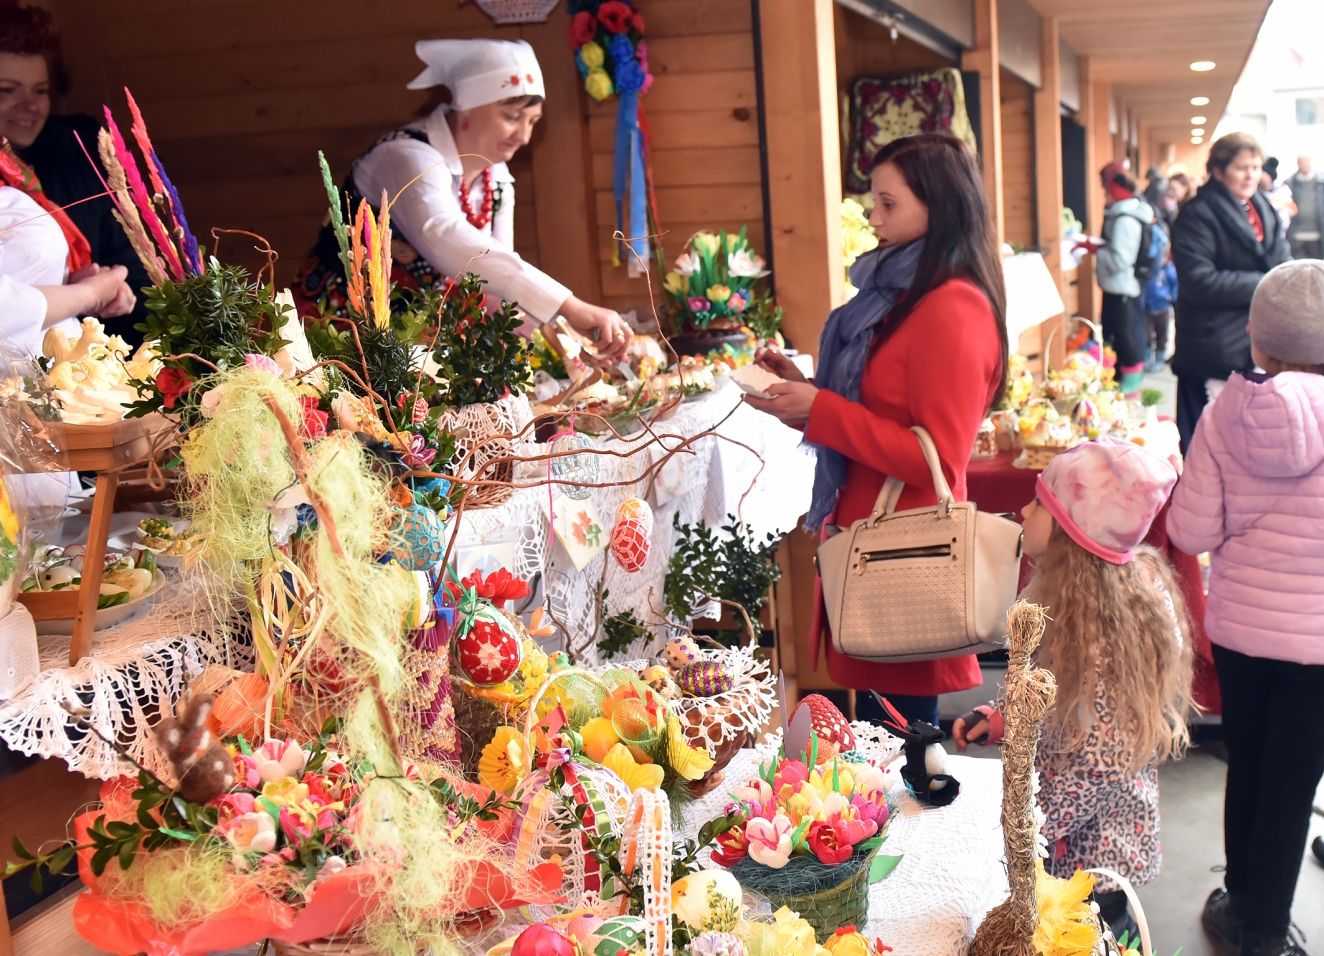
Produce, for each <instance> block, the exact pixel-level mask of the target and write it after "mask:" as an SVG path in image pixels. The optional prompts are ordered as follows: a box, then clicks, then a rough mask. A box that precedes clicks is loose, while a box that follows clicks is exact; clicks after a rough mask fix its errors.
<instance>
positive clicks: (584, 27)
mask: <svg viewBox="0 0 1324 956" xmlns="http://www.w3.org/2000/svg"><path fill="white" fill-rule="evenodd" d="M597 35H598V21H597V20H595V19H594V18H593V14H591V13H589V12H588V11H587V10H581V11H580V12H579V13H576V14H575V15H574V16H573V17H571V18H570V45H571V46H572V47H574V48H575V49H576V50H577V49H579V48H580V47H581V46H583V45H584V44H585V43H588V42H589V41H590V40H592V39H593V38H594V37H596V36H597Z"/></svg>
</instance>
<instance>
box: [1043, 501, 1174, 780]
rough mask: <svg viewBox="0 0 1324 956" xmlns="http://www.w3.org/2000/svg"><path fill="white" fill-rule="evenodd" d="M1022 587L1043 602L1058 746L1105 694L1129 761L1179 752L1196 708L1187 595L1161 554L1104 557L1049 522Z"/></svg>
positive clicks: (1134, 766)
mask: <svg viewBox="0 0 1324 956" xmlns="http://www.w3.org/2000/svg"><path fill="white" fill-rule="evenodd" d="M1156 584H1161V585H1162V586H1163V588H1164V589H1165V590H1166V591H1167V593H1168V596H1169V597H1170V598H1171V599H1172V607H1171V609H1169V606H1168V602H1167V601H1165V600H1164V599H1163V595H1162V592H1161V591H1160V590H1159V588H1158V587H1157V586H1156ZM1026 597H1027V598H1028V599H1029V600H1032V601H1034V602H1035V603H1037V604H1042V605H1044V606H1046V607H1047V608H1048V615H1049V618H1050V621H1049V624H1048V630H1047V632H1046V633H1045V634H1044V639H1043V642H1042V643H1041V644H1040V645H1039V651H1038V654H1037V661H1038V663H1039V664H1040V665H1041V666H1043V667H1046V668H1048V669H1049V670H1051V671H1052V672H1053V674H1054V676H1055V677H1056V678H1057V702H1056V704H1055V705H1054V709H1053V713H1052V715H1051V716H1050V718H1049V719H1050V721H1051V722H1052V724H1053V730H1054V733H1053V735H1052V736H1053V738H1054V739H1055V740H1056V741H1057V744H1058V746H1060V747H1061V748H1062V749H1063V750H1072V749H1076V748H1078V747H1079V746H1080V745H1081V744H1082V743H1083V742H1084V740H1085V737H1086V735H1087V734H1088V733H1089V732H1090V730H1091V728H1092V727H1093V725H1094V722H1095V720H1096V719H1097V715H1098V713H1099V712H1100V707H1099V702H1100V700H1101V699H1104V698H1106V699H1107V701H1108V703H1109V704H1110V705H1111V706H1110V710H1111V714H1110V716H1111V721H1112V723H1113V725H1114V727H1115V729H1116V730H1115V739H1117V740H1123V741H1126V743H1127V744H1128V746H1129V747H1130V753H1131V760H1130V767H1129V769H1130V770H1131V771H1134V772H1138V771H1139V770H1140V769H1142V768H1143V767H1144V766H1146V765H1147V764H1149V763H1151V762H1154V761H1158V762H1160V763H1161V762H1163V761H1165V760H1168V759H1172V758H1177V757H1180V756H1181V755H1182V753H1183V752H1184V751H1185V750H1186V747H1187V745H1188V744H1189V743H1190V730H1189V728H1188V727H1187V718H1188V716H1189V715H1191V714H1192V713H1193V712H1194V710H1195V704H1194V701H1193V700H1192V697H1191V677H1192V669H1193V666H1194V656H1193V653H1192V640H1191V619H1190V615H1189V614H1188V612H1187V610H1186V601H1185V599H1184V598H1183V597H1182V592H1181V587H1180V585H1179V584H1178V582H1177V580H1176V576H1175V575H1174V574H1173V571H1172V568H1171V566H1169V564H1168V562H1167V561H1166V560H1165V559H1164V557H1163V556H1162V555H1161V554H1159V552H1158V551H1156V550H1154V549H1153V548H1151V547H1147V546H1142V547H1140V548H1137V549H1136V556H1135V558H1133V559H1132V560H1131V561H1130V562H1129V563H1127V564H1121V565H1118V564H1110V563H1109V562H1107V561H1104V560H1103V559H1102V558H1100V557H1097V556H1096V555H1093V554H1090V553H1089V552H1088V551H1086V550H1085V549H1084V548H1082V547H1080V546H1079V545H1077V544H1076V543H1075V542H1074V541H1072V540H1071V538H1070V537H1069V536H1068V535H1067V533H1066V532H1065V531H1063V530H1062V528H1061V527H1059V526H1058V525H1057V524H1056V523H1054V525H1053V531H1052V534H1051V535H1050V536H1049V542H1048V548H1047V550H1046V551H1045V553H1044V554H1043V555H1042V556H1041V557H1039V558H1038V559H1037V560H1036V562H1035V573H1034V578H1033V580H1031V582H1030V584H1029V586H1028V587H1027V588H1026ZM1174 615H1175V617H1174ZM1177 629H1180V631H1181V641H1180V644H1179V643H1178V640H1177V635H1176V633H1175V631H1176V630H1177Z"/></svg>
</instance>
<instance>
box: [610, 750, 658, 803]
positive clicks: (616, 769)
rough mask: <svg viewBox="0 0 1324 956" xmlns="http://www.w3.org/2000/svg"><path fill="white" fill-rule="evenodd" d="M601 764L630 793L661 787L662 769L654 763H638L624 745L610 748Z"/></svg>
mask: <svg viewBox="0 0 1324 956" xmlns="http://www.w3.org/2000/svg"><path fill="white" fill-rule="evenodd" d="M601 763H602V766H603V767H605V768H606V769H608V770H610V771H611V772H612V773H614V774H616V776H618V777H620V778H621V780H622V781H623V782H624V783H625V785H626V786H627V787H629V788H630V792H631V793H633V792H634V791H636V790H657V789H659V788H660V787H661V786H662V777H663V776H664V775H665V774H664V771H663V770H662V768H661V767H659V766H658V765H657V764H655V763H646V764H641V763H639V762H638V761H637V760H635V758H634V755H633V754H632V753H630V748H629V747H627V746H625V744H617V745H616V746H614V747H612V748H611V750H609V751H607V754H606V756H605V757H603V758H602V761H601Z"/></svg>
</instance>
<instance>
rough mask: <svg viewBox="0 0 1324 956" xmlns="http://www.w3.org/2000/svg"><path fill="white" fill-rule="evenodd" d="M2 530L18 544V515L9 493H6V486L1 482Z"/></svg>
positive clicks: (0, 521)
mask: <svg viewBox="0 0 1324 956" xmlns="http://www.w3.org/2000/svg"><path fill="white" fill-rule="evenodd" d="M0 532H4V536H5V538H6V539H7V540H8V541H10V542H11V543H13V544H18V515H16V514H15V513H14V509H13V508H12V507H11V506H10V504H9V495H8V494H6V493H5V486H4V484H3V483H0Z"/></svg>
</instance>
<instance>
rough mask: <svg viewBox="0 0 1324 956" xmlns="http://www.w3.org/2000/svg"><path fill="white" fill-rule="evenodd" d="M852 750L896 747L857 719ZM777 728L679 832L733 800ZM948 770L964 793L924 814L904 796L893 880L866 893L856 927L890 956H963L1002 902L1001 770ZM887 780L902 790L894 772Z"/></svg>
mask: <svg viewBox="0 0 1324 956" xmlns="http://www.w3.org/2000/svg"><path fill="white" fill-rule="evenodd" d="M852 729H853V730H854V731H855V735H856V742H857V743H856V749H857V750H859V751H860V752H862V753H864V754H865V755H866V756H868V757H869V758H870V759H872V760H875V761H879V762H881V761H885V760H886V759H887V758H888V757H890V756H891V755H892V754H894V753H896V752H897V751H899V750H900V749H901V741H900V740H898V739H897V738H896V737H893V736H892V735H891V734H889V733H887V732H886V731H885V730H883V729H882V728H880V727H877V726H875V725H872V724H865V723H858V722H857V723H854V724H852ZM780 746H781V732H780V731H776V732H774V733H772V734H769V735H768V736H767V737H766V738H764V740H762V741H761V742H760V743H759V744H758V745H757V746H756V747H754V748H752V749H748V750H742V751H741V752H740V753H739V754H738V755H737V756H736V758H735V759H734V760H732V761H731V763H730V765H729V766H728V767H727V769H726V784H727V785H726V786H725V787H723V788H722V789H721V790H719V791H718V792H716V793H710V794H707V795H705V796H703V797H701V798H699V799H698V800H695V801H693V802H691V803H688V804H686V805H685V806H684V807H683V808H682V813H683V819H684V826H683V830H684V833H685V835H687V836H693V835H694V834H696V833H697V832H698V831H699V828H700V827H702V826H703V825H704V824H705V823H706V822H708V821H709V820H712V819H714V818H715V817H718V816H720V815H721V814H722V813H723V812H724V811H725V809H726V806H727V804H729V803H730V802H731V798H730V796H728V793H729V791H730V790H731V789H732V788H733V787H737V786H739V785H741V784H742V783H744V782H745V781H746V780H747V779H750V778H752V777H755V776H757V775H758V767H759V764H760V763H761V762H765V761H767V760H768V759H770V758H771V757H772V756H773V755H775V754H776V752H777V750H778V748H779V747H780ZM947 760H948V772H950V773H951V774H952V775H953V776H954V777H956V779H958V780H959V781H961V795H960V796H959V797H957V798H956V801H955V802H954V803H952V804H951V805H950V806H947V807H940V808H926V807H923V806H921V805H920V804H919V803H917V802H916V801H915V800H913V799H910V798H909V797H908V796H906V795H904V794H903V793H902V792H899V791H894V792H895V793H896V804H897V807H896V811H895V813H894V814H893V816H892V821H891V823H890V824H889V826H888V831H887V842H885V843H884V844H883V848H882V850H881V851H880V852H882V853H886V854H901V855H902V857H903V858H902V860H901V863H900V864H898V866H897V868H896V869H895V870H894V871H893V872H892V874H891V875H890V876H889V877H888V878H887V879H885V880H883V881H882V882H881V883H877V884H875V885H874V886H873V887H872V888H871V889H870V891H869V922H868V924H867V926H865V927H861V931H862V932H863V933H864V934H865V935H866V936H868V937H869V938H871V939H872V938H873V937H875V936H877V937H881V939H882V940H883V942H884V943H886V944H887V945H888V946H891V947H892V949H893V953H894V954H895V956H964V954H965V952H966V949H967V947H968V946H969V943H970V940H971V939H972V938H973V937H974V934H975V929H976V927H978V926H979V924H980V922H981V921H982V920H983V918H984V914H985V913H987V912H988V911H989V910H990V909H992V908H993V907H994V906H996V905H997V904H998V903H1000V902H1002V900H1003V899H1005V898H1006V896H1007V874H1006V868H1005V865H1004V862H1003V861H1004V854H1003V848H1002V828H1001V825H1000V824H999V820H1000V815H1001V811H1002V764H1001V762H1000V761H997V760H988V759H980V758H977V757H951V756H949V757H948V758H947ZM898 767H899V763H893V764H892V765H891V766H890V767H889V768H888V769H889V773H888V778H889V779H891V780H895V782H896V783H895V786H896V787H898V788H903V786H904V785H903V784H901V781H900V775H899V774H898V773H897V772H896V771H897V769H898Z"/></svg>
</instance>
